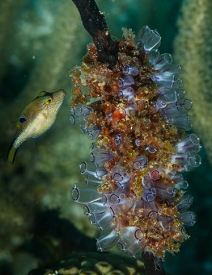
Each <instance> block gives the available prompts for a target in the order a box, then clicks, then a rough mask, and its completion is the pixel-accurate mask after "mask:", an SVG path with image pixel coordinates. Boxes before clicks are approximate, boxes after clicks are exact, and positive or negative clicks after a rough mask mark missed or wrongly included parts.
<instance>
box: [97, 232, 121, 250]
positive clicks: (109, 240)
mask: <svg viewBox="0 0 212 275" xmlns="http://www.w3.org/2000/svg"><path fill="white" fill-rule="evenodd" d="M118 239H119V234H118V233H117V232H116V231H112V232H111V233H110V234H108V235H107V236H105V237H103V238H97V249H98V250H99V251H105V250H108V249H110V248H111V247H113V246H114V245H115V244H116V243H117V241H118Z"/></svg>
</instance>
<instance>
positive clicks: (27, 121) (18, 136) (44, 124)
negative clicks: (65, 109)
mask: <svg viewBox="0 0 212 275" xmlns="http://www.w3.org/2000/svg"><path fill="white" fill-rule="evenodd" d="M65 95H66V92H65V91H64V90H63V89H62V90H59V91H56V92H54V93H48V92H46V91H42V92H40V93H39V94H38V96H37V97H36V98H35V99H34V100H33V101H32V102H31V103H30V104H28V105H27V106H26V108H25V109H24V110H23V112H22V114H21V115H20V117H19V118H18V121H17V122H16V132H15V136H14V139H13V142H12V144H11V146H10V148H9V150H8V155H7V159H8V161H9V162H10V163H13V162H14V160H15V155H16V152H17V150H18V148H19V147H20V146H21V144H22V143H23V142H24V141H26V140H27V139H29V138H37V137H39V136H40V135H42V134H43V133H44V132H46V131H47V130H48V129H49V128H50V127H51V126H52V124H53V123H54V121H55V119H56V116H57V113H58V110H59V108H60V106H61V104H62V103H63V100H64V98H65Z"/></svg>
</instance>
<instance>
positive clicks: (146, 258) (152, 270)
mask: <svg viewBox="0 0 212 275" xmlns="http://www.w3.org/2000/svg"><path fill="white" fill-rule="evenodd" d="M142 258H143V262H144V267H145V271H146V275H166V272H165V270H164V268H163V262H162V260H159V259H158V260H157V258H155V257H154V256H153V254H152V253H148V252H145V253H143V254H142ZM156 260H157V261H156Z"/></svg>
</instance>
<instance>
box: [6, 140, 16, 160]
mask: <svg viewBox="0 0 212 275" xmlns="http://www.w3.org/2000/svg"><path fill="white" fill-rule="evenodd" d="M17 150H18V148H15V147H14V145H13V143H12V144H11V146H10V148H9V150H8V153H7V160H8V161H9V162H10V163H11V164H13V163H14V160H15V155H16V153H17Z"/></svg>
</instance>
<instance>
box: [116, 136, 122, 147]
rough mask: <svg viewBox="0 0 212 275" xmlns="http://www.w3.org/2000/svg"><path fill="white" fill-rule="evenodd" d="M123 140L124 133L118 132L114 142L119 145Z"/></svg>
mask: <svg viewBox="0 0 212 275" xmlns="http://www.w3.org/2000/svg"><path fill="white" fill-rule="evenodd" d="M122 141H123V138H122V135H120V134H118V135H116V136H115V137H114V143H115V145H116V146H119V145H120V144H121V143H122Z"/></svg>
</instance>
